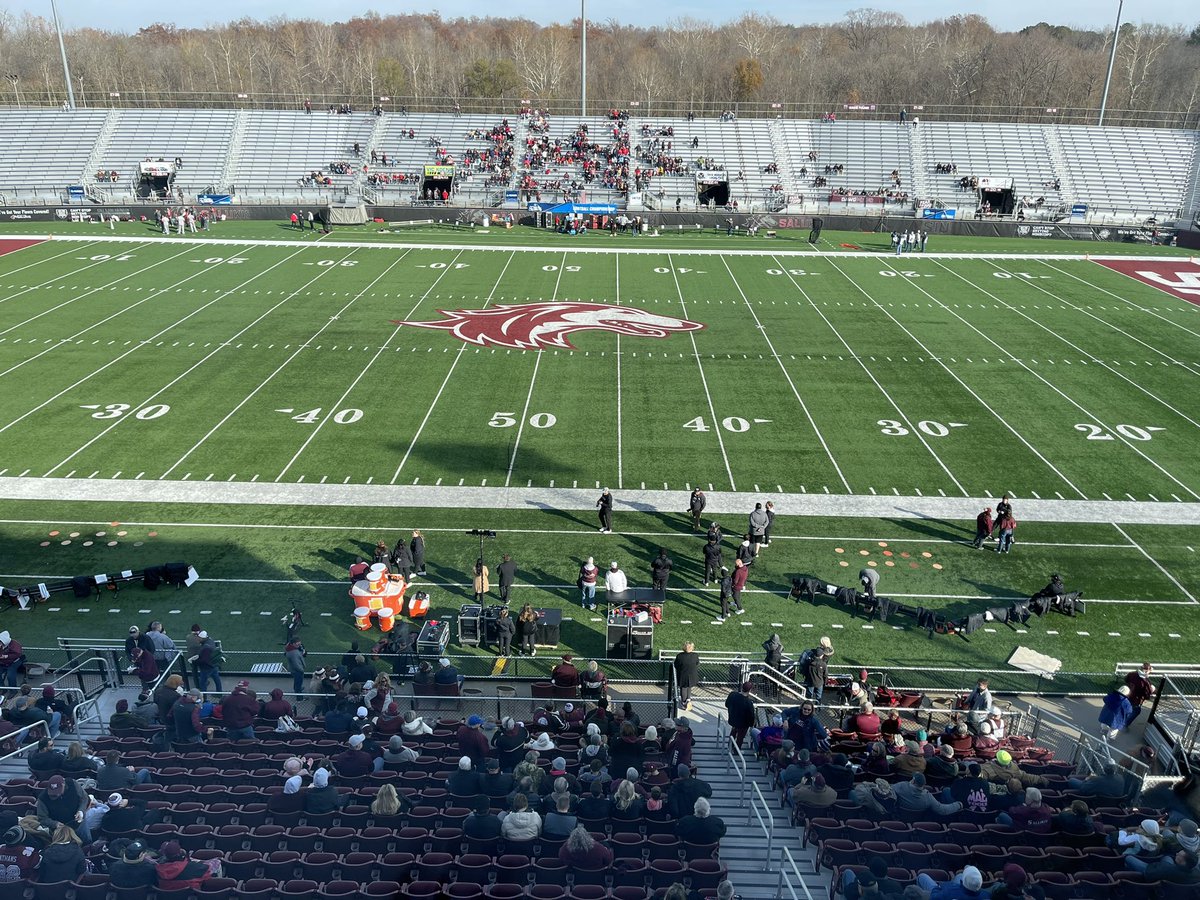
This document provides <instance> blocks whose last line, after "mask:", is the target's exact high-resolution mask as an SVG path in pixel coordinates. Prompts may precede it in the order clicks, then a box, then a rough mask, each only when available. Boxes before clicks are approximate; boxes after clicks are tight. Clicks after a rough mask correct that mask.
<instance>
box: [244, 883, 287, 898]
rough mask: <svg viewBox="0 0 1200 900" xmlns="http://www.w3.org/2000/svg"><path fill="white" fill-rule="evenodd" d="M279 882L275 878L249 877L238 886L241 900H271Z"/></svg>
mask: <svg viewBox="0 0 1200 900" xmlns="http://www.w3.org/2000/svg"><path fill="white" fill-rule="evenodd" d="M277 887H278V882H276V881H275V880H274V879H273V878H248V879H246V880H245V881H243V882H242V883H241V886H240V887H239V888H238V898H239V900H271V898H272V897H273V896H274V895H275V889H276V888H277Z"/></svg>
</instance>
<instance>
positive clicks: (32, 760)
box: [25, 738, 67, 777]
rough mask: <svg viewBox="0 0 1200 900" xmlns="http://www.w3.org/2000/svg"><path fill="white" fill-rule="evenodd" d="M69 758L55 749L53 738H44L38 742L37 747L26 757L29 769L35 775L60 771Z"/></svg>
mask: <svg viewBox="0 0 1200 900" xmlns="http://www.w3.org/2000/svg"><path fill="white" fill-rule="evenodd" d="M66 761H67V758H66V757H65V756H63V755H62V753H61V752H60V751H58V750H55V749H54V739H53V738H42V739H41V740H39V741H38V742H37V749H36V750H34V751H33V752H32V753H30V754H29V756H28V757H26V759H25V762H26V764H27V765H28V766H29V771H30V773H31V774H33V775H34V776H35V777H38V776H39V773H41V772H58V771H61V770H62V767H63V763H65V762H66Z"/></svg>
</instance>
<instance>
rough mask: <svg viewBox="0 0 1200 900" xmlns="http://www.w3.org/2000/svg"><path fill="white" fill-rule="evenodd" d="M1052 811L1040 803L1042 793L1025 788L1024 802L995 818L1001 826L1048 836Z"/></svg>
mask: <svg viewBox="0 0 1200 900" xmlns="http://www.w3.org/2000/svg"><path fill="white" fill-rule="evenodd" d="M1053 820H1054V810H1053V809H1051V808H1050V807H1049V806H1047V805H1046V804H1044V803H1043V802H1042V792H1041V791H1039V790H1038V789H1037V788H1034V787H1031V788H1025V802H1024V803H1022V804H1020V805H1019V806H1014V807H1012V808H1011V809H1009V810H1008V812H1002V813H1000V814H999V815H998V816H996V821H997V822H998V823H999V824H1001V825H1012V826H1013V827H1014V828H1019V829H1021V830H1022V831H1027V832H1029V833H1030V834H1049V832H1050V826H1051V823H1052V822H1053Z"/></svg>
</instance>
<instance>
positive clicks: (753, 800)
mask: <svg viewBox="0 0 1200 900" xmlns="http://www.w3.org/2000/svg"><path fill="white" fill-rule="evenodd" d="M750 787H751V788H752V789H753V793H751V795H750V811H749V812H748V813H746V824H747V825H751V824H752V823H753V821H754V820H755V819H758V827H759V828H761V829H762V830H763V833H764V834H765V835H766V836H767V854H766V857H765V859H763V871H764V872H767V871H770V869H771V845H772V844H773V843H774V842H775V817H774V816H773V815H771V808H770V807H769V806H767V800H766V798H765V797H763V795H762V791H761V790H759V787H758V782H757V781H753V780H752V781H751V782H750ZM759 807H761V808H762V812H760V811H759ZM763 813H766V814H767V817H766V819H765V820H764V819H763Z"/></svg>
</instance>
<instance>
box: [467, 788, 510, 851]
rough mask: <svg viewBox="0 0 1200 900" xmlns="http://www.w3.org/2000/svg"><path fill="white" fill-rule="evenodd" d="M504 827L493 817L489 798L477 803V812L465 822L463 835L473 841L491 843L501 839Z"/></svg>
mask: <svg viewBox="0 0 1200 900" xmlns="http://www.w3.org/2000/svg"><path fill="white" fill-rule="evenodd" d="M501 829H502V825H501V822H500V818H499V816H496V815H493V814H492V810H491V806H490V804H489V802H488V799H487V797H480V798H479V799H478V800H476V801H475V811H474V812H473V813H471V815H469V816H467V817H466V818H465V819H464V820H463V834H464V835H466V836H467V837H468V838H471V839H472V840H478V841H491V840H495V839H496V838H498V837H500V832H501Z"/></svg>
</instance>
